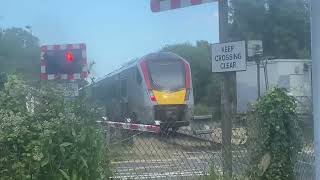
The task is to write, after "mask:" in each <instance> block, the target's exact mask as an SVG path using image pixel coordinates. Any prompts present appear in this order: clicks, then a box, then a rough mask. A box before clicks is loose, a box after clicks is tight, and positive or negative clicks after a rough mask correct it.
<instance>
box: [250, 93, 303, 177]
mask: <svg viewBox="0 0 320 180" xmlns="http://www.w3.org/2000/svg"><path fill="white" fill-rule="evenodd" d="M296 107H297V105H296V100H295V98H294V97H292V96H289V95H288V94H287V92H286V90H284V89H279V88H275V89H273V90H271V91H269V92H268V93H267V94H266V95H265V96H264V97H262V98H261V100H259V101H258V103H257V104H256V105H254V107H253V111H252V112H251V113H250V118H249V129H248V133H249V147H250V148H251V149H250V151H249V154H250V155H251V156H252V158H251V163H250V165H252V167H251V171H250V173H249V174H250V177H251V178H252V179H255V180H256V179H261V180H284V179H288V180H291V179H294V164H295V162H296V161H295V156H296V155H297V153H298V151H300V150H301V147H302V139H301V135H302V134H301V129H300V127H299V126H298V124H299V123H298V118H297V113H296ZM268 156H269V157H270V158H268ZM268 159H269V160H268Z"/></svg>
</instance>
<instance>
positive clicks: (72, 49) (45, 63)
mask: <svg viewBox="0 0 320 180" xmlns="http://www.w3.org/2000/svg"><path fill="white" fill-rule="evenodd" d="M86 67H87V57H86V46H85V44H68V45H45V46H42V47H41V79H43V80H56V79H66V80H69V79H70V80H75V79H85V78H87V76H88V72H87V68H86Z"/></svg>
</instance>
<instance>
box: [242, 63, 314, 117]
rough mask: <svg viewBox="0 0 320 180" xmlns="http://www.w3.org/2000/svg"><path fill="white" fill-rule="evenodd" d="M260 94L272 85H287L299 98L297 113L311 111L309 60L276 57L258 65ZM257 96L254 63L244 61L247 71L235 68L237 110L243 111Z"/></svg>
mask: <svg viewBox="0 0 320 180" xmlns="http://www.w3.org/2000/svg"><path fill="white" fill-rule="evenodd" d="M260 75H261V76H260V84H261V85H260V87H261V96H263V95H264V94H265V92H266V89H267V88H268V89H270V88H272V87H282V88H286V89H287V90H288V91H289V93H290V94H291V95H293V96H295V97H296V98H297V100H298V111H299V112H300V113H310V112H312V109H311V108H312V102H311V101H312V97H311V94H312V93H311V61H310V60H302V59H275V60H268V61H267V63H265V62H262V63H261V65H260ZM257 97H258V86H257V65H256V63H255V62H248V63H247V71H241V72H237V111H238V113H245V112H246V111H247V110H248V105H249V104H252V103H254V102H255V101H256V100H257Z"/></svg>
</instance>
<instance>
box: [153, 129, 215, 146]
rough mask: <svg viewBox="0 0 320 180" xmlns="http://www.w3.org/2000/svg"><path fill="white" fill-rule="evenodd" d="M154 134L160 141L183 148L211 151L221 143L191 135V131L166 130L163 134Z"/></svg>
mask: <svg viewBox="0 0 320 180" xmlns="http://www.w3.org/2000/svg"><path fill="white" fill-rule="evenodd" d="M154 136H155V137H156V138H157V139H158V140H159V141H160V142H163V143H167V144H170V145H174V146H177V147H179V148H181V149H184V150H196V151H212V150H219V149H220V148H221V145H220V144H217V143H215V142H214V141H213V140H210V139H208V138H204V137H201V136H197V135H193V134H191V132H182V131H177V132H173V131H168V132H166V133H165V134H164V133H162V134H158V135H154Z"/></svg>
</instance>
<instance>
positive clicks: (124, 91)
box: [121, 79, 127, 97]
mask: <svg viewBox="0 0 320 180" xmlns="http://www.w3.org/2000/svg"><path fill="white" fill-rule="evenodd" d="M121 96H122V97H127V80H126V79H123V80H121Z"/></svg>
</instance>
